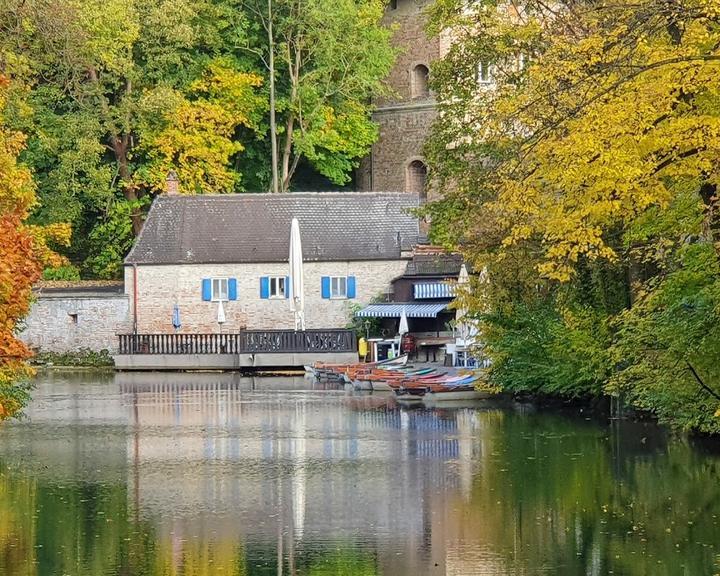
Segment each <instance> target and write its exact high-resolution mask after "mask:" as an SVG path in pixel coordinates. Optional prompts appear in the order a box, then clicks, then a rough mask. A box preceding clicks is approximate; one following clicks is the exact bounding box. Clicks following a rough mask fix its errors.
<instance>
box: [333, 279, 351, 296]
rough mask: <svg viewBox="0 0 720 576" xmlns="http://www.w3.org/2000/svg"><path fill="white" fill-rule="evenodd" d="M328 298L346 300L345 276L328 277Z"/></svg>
mask: <svg viewBox="0 0 720 576" xmlns="http://www.w3.org/2000/svg"><path fill="white" fill-rule="evenodd" d="M330 298H347V276H331V277H330Z"/></svg>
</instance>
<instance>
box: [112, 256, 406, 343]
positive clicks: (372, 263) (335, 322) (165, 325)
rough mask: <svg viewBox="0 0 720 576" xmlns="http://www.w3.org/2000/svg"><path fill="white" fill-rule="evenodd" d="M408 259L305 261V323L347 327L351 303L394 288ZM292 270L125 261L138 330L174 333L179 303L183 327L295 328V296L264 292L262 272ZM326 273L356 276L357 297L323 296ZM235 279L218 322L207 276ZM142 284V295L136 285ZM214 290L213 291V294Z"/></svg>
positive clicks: (277, 266)
mask: <svg viewBox="0 0 720 576" xmlns="http://www.w3.org/2000/svg"><path fill="white" fill-rule="evenodd" d="M406 266H407V259H405V258H399V259H396V260H366V261H342V262H305V264H304V274H305V318H306V327H307V328H308V329H313V328H343V327H345V326H346V325H347V324H348V322H349V320H350V318H351V315H352V312H351V306H352V304H366V303H368V302H370V301H371V300H372V299H373V298H375V297H376V296H380V295H383V294H386V293H387V292H388V291H389V290H390V289H391V281H392V280H393V279H394V278H396V277H398V276H401V275H402V274H403V272H404V271H405V268H406ZM288 274H289V268H288V264H287V263H283V262H276V263H250V264H167V265H150V264H138V265H137V266H133V265H126V266H125V293H126V294H127V296H128V298H129V304H130V316H131V322H132V320H135V321H136V322H137V328H136V329H137V332H139V333H145V334H148V333H155V334H157V333H172V332H175V329H174V328H173V325H172V314H173V308H174V306H175V305H177V306H178V308H179V310H180V321H181V325H182V326H181V328H180V329H179V330H177V332H179V333H186V334H193V333H194V334H198V333H206V334H210V333H219V332H223V333H230V332H237V331H238V330H244V329H247V330H280V329H293V328H294V319H293V313H292V311H291V310H290V301H289V300H288V299H285V298H263V297H262V294H261V287H260V285H261V280H260V279H261V278H263V277H265V278H268V277H282V278H284V277H285V276H287V275H288ZM323 277H354V278H355V290H356V291H355V297H354V298H342V297H340V298H337V297H332V298H323V295H322V287H321V283H322V278H323ZM220 278H227V279H235V280H236V285H237V298H236V299H235V300H228V301H224V302H223V308H224V312H225V318H226V321H225V323H224V324H222V325H220V324H218V322H217V312H218V302H217V301H213V299H211V300H210V301H207V300H203V287H202V286H203V280H211V281H212V279H220ZM136 286H137V299H136V298H135V287H136ZM214 296H215V294H213V297H214Z"/></svg>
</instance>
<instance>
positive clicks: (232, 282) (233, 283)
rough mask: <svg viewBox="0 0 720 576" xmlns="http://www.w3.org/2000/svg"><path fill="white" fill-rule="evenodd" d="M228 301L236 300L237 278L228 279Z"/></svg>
mask: <svg viewBox="0 0 720 576" xmlns="http://www.w3.org/2000/svg"><path fill="white" fill-rule="evenodd" d="M228 300H237V278H228Z"/></svg>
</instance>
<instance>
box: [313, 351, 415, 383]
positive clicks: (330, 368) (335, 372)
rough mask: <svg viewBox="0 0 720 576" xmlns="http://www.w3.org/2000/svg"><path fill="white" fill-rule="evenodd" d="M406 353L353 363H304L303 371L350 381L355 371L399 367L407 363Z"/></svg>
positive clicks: (326, 377) (322, 377)
mask: <svg viewBox="0 0 720 576" xmlns="http://www.w3.org/2000/svg"><path fill="white" fill-rule="evenodd" d="M407 360H408V357H407V355H403V356H398V357H397V358H392V359H390V360H381V361H379V362H372V363H365V362H355V363H353V364H330V363H325V362H315V364H313V365H312V366H310V365H306V366H305V367H304V368H305V371H306V372H307V373H309V374H312V375H313V376H315V377H316V378H318V379H327V380H337V381H342V380H345V381H346V382H352V377H353V375H354V374H355V373H358V372H362V371H364V370H368V369H371V368H372V367H374V366H376V367H380V366H382V367H388V368H391V367H401V366H404V365H405V364H406V363H407Z"/></svg>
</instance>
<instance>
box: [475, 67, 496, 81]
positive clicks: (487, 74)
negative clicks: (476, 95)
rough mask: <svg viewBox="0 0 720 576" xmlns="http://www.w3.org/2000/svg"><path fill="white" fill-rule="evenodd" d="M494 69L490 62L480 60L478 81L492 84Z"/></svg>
mask: <svg viewBox="0 0 720 576" xmlns="http://www.w3.org/2000/svg"><path fill="white" fill-rule="evenodd" d="M492 81H493V78H492V69H491V68H490V63H489V62H480V64H478V82H479V83H480V84H492Z"/></svg>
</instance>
